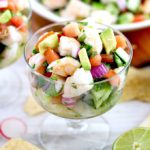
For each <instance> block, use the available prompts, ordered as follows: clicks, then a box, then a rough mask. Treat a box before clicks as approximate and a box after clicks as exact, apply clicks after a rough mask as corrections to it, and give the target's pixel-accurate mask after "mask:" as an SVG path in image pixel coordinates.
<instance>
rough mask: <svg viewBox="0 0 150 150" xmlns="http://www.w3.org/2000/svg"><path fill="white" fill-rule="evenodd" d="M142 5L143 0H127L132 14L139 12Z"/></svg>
mask: <svg viewBox="0 0 150 150" xmlns="http://www.w3.org/2000/svg"><path fill="white" fill-rule="evenodd" d="M140 4H141V0H127V8H128V9H129V10H130V11H132V12H137V11H138V9H139V8H140Z"/></svg>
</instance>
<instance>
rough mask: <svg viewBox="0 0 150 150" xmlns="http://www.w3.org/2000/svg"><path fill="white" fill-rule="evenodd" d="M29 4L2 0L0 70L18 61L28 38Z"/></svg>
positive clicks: (0, 13)
mask: <svg viewBox="0 0 150 150" xmlns="http://www.w3.org/2000/svg"><path fill="white" fill-rule="evenodd" d="M28 13H29V2H28V1H27V0H0V68H2V67H5V66H7V65H9V64H11V63H13V62H14V61H16V60H17V59H18V58H19V57H20V56H21V54H22V52H23V45H24V44H25V41H26V38H27V26H26V23H27V20H28Z"/></svg>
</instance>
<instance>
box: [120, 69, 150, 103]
mask: <svg viewBox="0 0 150 150" xmlns="http://www.w3.org/2000/svg"><path fill="white" fill-rule="evenodd" d="M121 100H122V101H127V100H141V101H145V102H150V69H135V68H133V67H131V68H130V69H129V73H128V76H127V81H126V84H125V88H124V90H123V95H122V97H121Z"/></svg>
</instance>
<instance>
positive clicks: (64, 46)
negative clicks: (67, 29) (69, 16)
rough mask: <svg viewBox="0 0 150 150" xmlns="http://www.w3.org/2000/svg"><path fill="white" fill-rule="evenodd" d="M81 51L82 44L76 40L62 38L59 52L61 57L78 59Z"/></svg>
mask: <svg viewBox="0 0 150 150" xmlns="http://www.w3.org/2000/svg"><path fill="white" fill-rule="evenodd" d="M79 49H80V43H79V42H78V41H77V40H76V39H74V38H70V37H66V36H62V37H61V38H60V43H59V48H58V50H59V53H60V55H61V56H67V55H69V56H72V57H74V58H76V57H77V54H78V51H79Z"/></svg>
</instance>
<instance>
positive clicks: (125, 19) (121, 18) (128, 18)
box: [118, 12, 134, 24]
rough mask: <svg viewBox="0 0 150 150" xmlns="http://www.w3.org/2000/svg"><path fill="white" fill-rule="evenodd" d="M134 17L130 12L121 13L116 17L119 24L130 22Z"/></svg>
mask: <svg viewBox="0 0 150 150" xmlns="http://www.w3.org/2000/svg"><path fill="white" fill-rule="evenodd" d="M133 19H134V15H133V14H132V13H130V12H127V13H123V14H122V15H120V16H119V18H118V23H119V24H127V23H131V22H132V21H133Z"/></svg>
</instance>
